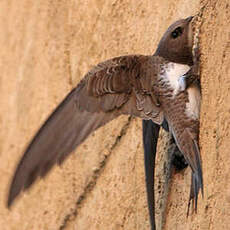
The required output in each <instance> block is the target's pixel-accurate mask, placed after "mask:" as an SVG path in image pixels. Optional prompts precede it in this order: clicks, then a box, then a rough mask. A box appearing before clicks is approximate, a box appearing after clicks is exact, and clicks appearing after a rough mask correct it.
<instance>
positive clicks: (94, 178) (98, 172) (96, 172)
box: [59, 116, 133, 230]
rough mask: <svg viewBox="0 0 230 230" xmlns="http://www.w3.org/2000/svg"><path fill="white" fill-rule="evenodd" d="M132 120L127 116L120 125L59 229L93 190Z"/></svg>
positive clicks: (63, 226)
mask: <svg viewBox="0 0 230 230" xmlns="http://www.w3.org/2000/svg"><path fill="white" fill-rule="evenodd" d="M132 120H133V117H131V116H130V117H129V118H128V121H127V122H126V123H125V125H124V126H123V127H122V129H121V131H120V134H119V135H118V136H117V137H116V139H115V142H114V144H113V145H112V147H111V148H110V149H109V153H108V155H105V157H104V159H103V161H101V162H100V165H99V167H98V169H96V170H94V174H93V175H92V178H91V180H90V181H89V183H88V184H87V185H86V186H85V188H84V191H83V192H82V194H81V195H80V196H79V198H78V200H77V201H76V204H75V208H74V209H73V210H72V211H71V213H69V214H67V215H66V216H65V217H64V220H63V223H62V224H61V226H60V227H59V230H64V229H65V228H66V227H67V225H68V223H69V222H70V221H72V220H73V219H74V218H76V217H77V215H78V212H79V210H80V209H81V207H82V206H83V203H84V201H85V200H86V199H87V197H88V195H89V194H90V193H91V191H93V188H94V187H95V185H96V183H97V180H98V179H99V177H100V175H101V174H102V172H103V171H104V169H105V166H106V164H107V162H108V160H109V158H110V156H111V154H112V152H113V150H114V149H115V148H116V147H117V145H118V144H119V142H120V140H121V138H122V137H123V136H125V134H126V133H127V129H128V128H129V126H130V123H131V121H132Z"/></svg>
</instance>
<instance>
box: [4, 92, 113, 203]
mask: <svg viewBox="0 0 230 230" xmlns="http://www.w3.org/2000/svg"><path fill="white" fill-rule="evenodd" d="M75 97H76V89H74V90H72V91H71V92H70V93H69V95H68V96H67V97H66V98H65V99H64V100H63V102H62V103H61V104H60V105H59V106H58V107H57V109H56V110H55V111H54V112H53V113H52V114H51V116H50V117H49V118H48V120H47V121H46V122H45V123H44V124H43V126H42V127H41V128H40V130H39V131H38V133H37V134H36V135H35V137H34V138H33V139H32V141H31V143H30V144H29V145H28V147H27V149H26V151H25V153H24V155H23V157H22V159H21V160H20V162H19V164H18V166H17V168H16V171H15V174H14V177H13V180H12V183H11V186H10V190H9V196H8V201H7V206H8V207H10V206H11V204H12V202H13V201H14V199H15V198H16V197H17V196H18V195H19V193H20V192H21V191H23V190H25V189H27V188H29V187H30V186H31V185H32V184H33V182H34V181H35V180H36V179H37V178H38V177H44V176H45V175H46V174H47V172H48V171H49V170H50V169H51V168H52V167H53V165H54V164H55V163H58V164H61V163H62V162H63V161H64V159H65V158H66V157H67V156H68V155H69V154H70V153H71V152H72V151H73V150H74V149H75V148H76V147H77V146H78V145H79V144H80V143H81V142H83V141H84V140H85V139H86V138H87V136H88V135H89V134H90V133H91V132H93V131H94V130H96V129H97V128H99V127H100V126H102V125H104V124H105V123H107V122H109V121H110V120H112V119H113V118H115V117H116V116H117V115H116V114H115V113H103V112H95V113H91V112H88V111H85V110H81V109H79V107H78V106H77V105H76V101H75Z"/></svg>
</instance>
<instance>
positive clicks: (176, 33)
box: [171, 27, 183, 39]
mask: <svg viewBox="0 0 230 230" xmlns="http://www.w3.org/2000/svg"><path fill="white" fill-rule="evenodd" d="M182 33H183V30H182V28H181V27H177V28H176V29H175V30H173V32H172V33H171V37H172V38H173V39H175V38H177V37H179V36H180V35H181V34H182Z"/></svg>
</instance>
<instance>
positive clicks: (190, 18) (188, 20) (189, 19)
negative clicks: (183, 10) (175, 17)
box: [185, 16, 193, 22]
mask: <svg viewBox="0 0 230 230" xmlns="http://www.w3.org/2000/svg"><path fill="white" fill-rule="evenodd" d="M192 19H193V16H190V17H188V18H186V19H185V20H186V21H187V22H191V21H192Z"/></svg>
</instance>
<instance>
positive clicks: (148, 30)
mask: <svg viewBox="0 0 230 230" xmlns="http://www.w3.org/2000/svg"><path fill="white" fill-rule="evenodd" d="M205 2H206V1H204V2H203V1H202V2H200V1H198V0H194V1H190V0H172V1H167V0H155V1H152V0H146V1H129V0H114V1H112V0H111V1H106V0H91V1H89V0H69V1H65V0H59V1H58V0H39V1H38V0H37V1H33V0H21V1H20V4H19V1H16V0H11V1H7V0H2V1H0V44H1V49H0V92H1V97H0V108H1V109H0V127H1V129H0V181H1V189H0V228H1V229H6V230H8V229H10V230H11V229H22V230H31V229H34V230H37V229H44V230H46V229H47V230H50V229H51V230H56V229H68V230H70V229H71V230H72V229H77V230H86V229H87V230H88V229H92V230H95V229H99V230H101V229H106V230H107V229H126V230H128V229H132V230H133V229H138V230H139V229H141V230H144V229H149V221H148V211H147V203H146V195H145V184H144V165H143V151H142V136H141V121H140V120H139V119H133V118H132V119H131V118H128V117H125V116H124V117H121V118H119V119H117V120H115V121H113V122H111V123H109V124H108V125H106V126H105V127H103V128H101V129H100V130H98V131H96V132H95V133H94V134H93V135H92V136H91V137H90V138H89V139H88V140H87V141H85V142H84V143H83V144H82V145H81V147H79V148H78V149H77V150H76V151H75V154H72V155H71V157H70V158H69V159H68V160H66V162H65V163H64V164H63V165H62V166H61V167H60V168H59V167H55V168H54V169H53V170H52V171H51V173H50V174H49V175H48V176H47V177H46V178H45V179H44V180H42V181H39V182H37V183H36V185H35V186H33V188H32V189H31V190H30V191H29V192H28V193H25V194H23V195H22V196H21V197H20V199H18V200H17V202H16V203H15V205H14V206H13V207H12V209H11V210H10V211H9V210H7V209H6V208H5V202H6V195H7V191H8V186H9V182H10V180H11V177H12V174H13V171H14V168H15V166H16V164H17V162H18V160H19V159H20V157H21V154H22V152H23V150H24V148H25V147H26V145H27V143H28V141H29V140H30V139H31V137H32V136H33V135H34V133H35V132H36V130H37V129H38V128H39V127H40V125H41V124H42V122H43V121H44V120H45V119H46V118H47V116H48V115H49V114H50V112H51V111H52V110H53V109H54V108H55V106H56V105H57V104H58V103H59V102H60V101H61V100H62V99H63V98H64V97H65V95H66V94H67V93H68V92H69V91H70V89H72V88H73V87H74V86H75V85H76V84H77V82H79V80H80V79H81V78H82V77H83V75H84V74H85V73H86V72H87V70H89V68H90V67H92V66H93V65H94V64H96V63H98V62H99V61H102V60H105V59H108V58H110V57H113V56H118V55H123V54H131V53H142V54H151V53H153V51H154V50H155V48H156V45H157V42H158V41H159V39H160V37H161V36H162V34H163V33H164V31H165V30H166V28H167V27H168V26H169V25H170V24H171V23H172V22H173V21H175V20H177V19H178V18H184V17H187V16H189V15H193V14H195V13H197V12H198V11H199V10H200V9H201V7H202V6H203V5H204V4H205ZM229 18H230V16H229V5H228V0H223V1H217V2H216V1H209V3H208V5H207V6H206V7H205V9H204V11H203V21H204V22H203V25H202V27H201V29H202V30H201V47H202V56H201V61H202V79H201V80H202V94H203V102H202V113H201V134H200V142H201V148H202V158H203V170H204V182H205V193H204V199H203V200H202V199H200V200H199V208H198V215H193V216H191V217H189V218H188V219H186V216H185V210H186V205H187V200H188V192H189V185H190V171H189V169H186V170H184V171H183V172H181V173H177V174H175V173H172V174H173V177H172V178H173V179H172V180H170V183H167V186H166V188H164V186H163V184H164V181H165V179H164V178H165V177H164V175H163V174H164V170H163V168H164V162H163V161H164V159H165V157H164V156H165V151H166V149H167V140H168V137H167V135H166V134H165V133H163V132H162V134H161V137H162V138H161V139H162V140H161V144H160V146H159V155H158V159H157V162H158V166H157V172H156V180H157V183H158V184H157V186H156V188H157V190H156V196H157V197H156V199H157V210H156V212H157V226H158V229H161V227H162V228H164V229H227V226H229V224H230V211H229V203H230V196H229V194H230V181H229V165H230V162H229V157H228V154H229V153H228V140H229V129H228V128H229V127H228V126H229V115H230V108H229V105H230V103H229V102H230V92H229V89H230V87H229V83H230V82H229V79H228V77H229V64H230V63H229ZM105 134H106V135H105ZM165 190H167V192H165ZM165 194H168V198H167V197H166V196H165ZM166 201H168V202H166ZM164 208H165V209H164ZM162 216H163V217H162ZM172 226H173V227H172Z"/></svg>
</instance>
